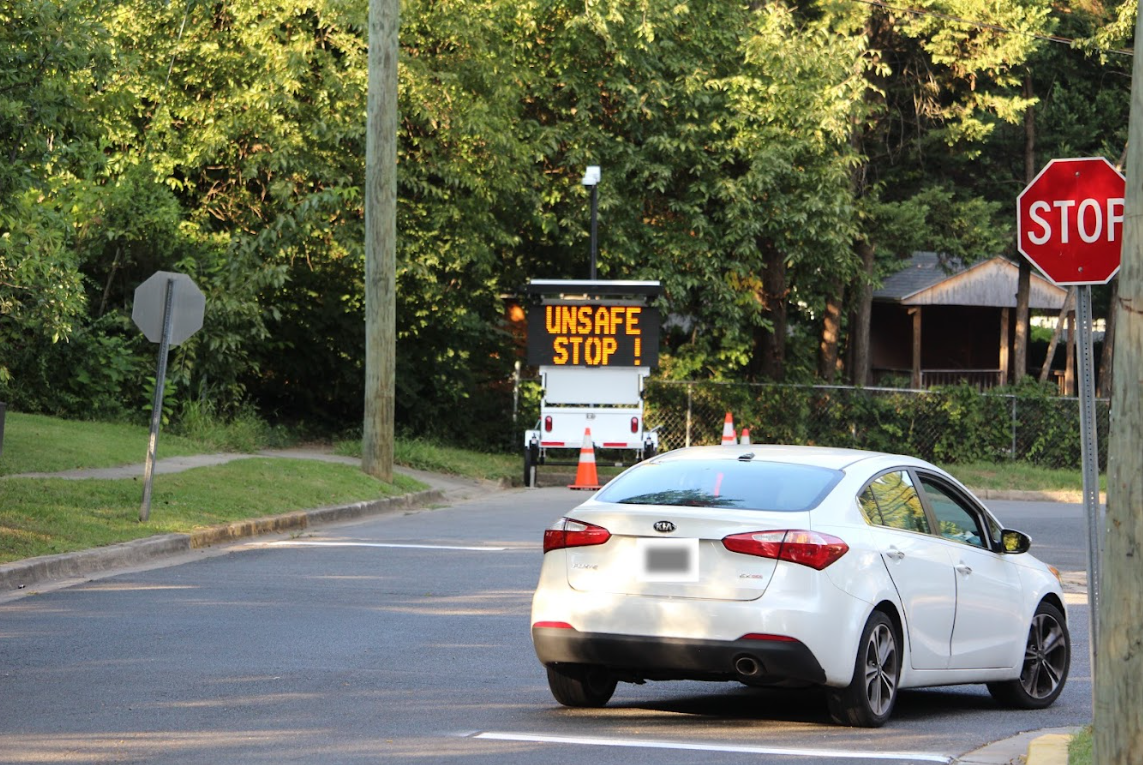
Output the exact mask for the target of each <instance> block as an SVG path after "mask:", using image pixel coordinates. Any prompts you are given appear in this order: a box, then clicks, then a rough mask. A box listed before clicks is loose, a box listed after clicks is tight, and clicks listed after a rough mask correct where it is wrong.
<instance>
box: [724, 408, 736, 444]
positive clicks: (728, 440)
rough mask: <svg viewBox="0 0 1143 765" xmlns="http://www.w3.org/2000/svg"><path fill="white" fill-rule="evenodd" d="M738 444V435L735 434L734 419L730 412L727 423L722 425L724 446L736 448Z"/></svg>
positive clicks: (727, 414) (727, 415)
mask: <svg viewBox="0 0 1143 765" xmlns="http://www.w3.org/2000/svg"><path fill="white" fill-rule="evenodd" d="M737 443H738V435H737V434H736V433H735V432H734V418H733V417H731V416H730V412H727V413H726V422H725V423H723V425H722V445H723V446H734V445H735V444H737Z"/></svg>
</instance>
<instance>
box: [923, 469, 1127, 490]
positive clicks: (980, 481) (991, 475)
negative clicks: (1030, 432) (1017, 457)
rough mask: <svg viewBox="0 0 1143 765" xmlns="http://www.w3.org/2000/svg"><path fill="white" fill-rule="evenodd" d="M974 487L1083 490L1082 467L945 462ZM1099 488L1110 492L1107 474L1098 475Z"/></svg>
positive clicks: (949, 470) (951, 471) (962, 481)
mask: <svg viewBox="0 0 1143 765" xmlns="http://www.w3.org/2000/svg"><path fill="white" fill-rule="evenodd" d="M941 467H943V468H944V469H945V470H947V471H948V472H949V473H951V474H952V475H953V476H955V477H956V478H957V480H959V481H960V482H961V483H963V484H964V485H965V486H968V487H969V488H972V489H1017V490H1023V491H1083V473H1082V472H1080V470H1078V469H1076V470H1056V469H1053V468H1045V467H1039V466H1037V465H1029V464H1027V463H1025V462H976V463H970V464H964V465H942V466H941ZM1099 485H1100V491H1107V475H1106V474H1103V475H1100V477H1099Z"/></svg>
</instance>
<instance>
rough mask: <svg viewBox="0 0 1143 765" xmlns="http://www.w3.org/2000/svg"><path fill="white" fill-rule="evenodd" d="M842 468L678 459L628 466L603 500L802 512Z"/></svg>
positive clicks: (824, 491) (825, 490) (839, 475)
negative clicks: (632, 467) (626, 470)
mask: <svg viewBox="0 0 1143 765" xmlns="http://www.w3.org/2000/svg"><path fill="white" fill-rule="evenodd" d="M842 475H843V474H842V472H841V471H839V470H831V469H829V468H823V467H817V466H815V465H789V464H784V463H780V462H752V461H743V460H675V461H668V462H658V463H648V464H646V465H642V466H640V467H638V468H636V469H634V470H629V471H628V472H626V473H624V474H623V475H621V476H619V477H618V478H616V479H615V480H613V481H611V482H610V483H609V484H607V486H605V487H604V489H603V491H601V492H600V493H599V495H598V496H597V497H596V499H598V500H599V501H600V502H614V503H617V504H624V505H685V506H687V507H724V508H732V509H736V510H777V511H780V512H799V511H803V510H809V509H811V508H813V507H816V506H817V505H818V503H819V502H821V501H822V499H824V498H825V496H826V494H828V493H829V492H830V490H831V489H832V488H833V487H834V486H835V485H836V484H837V482H838V481H840V480H841V478H842Z"/></svg>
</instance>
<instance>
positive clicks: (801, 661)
mask: <svg viewBox="0 0 1143 765" xmlns="http://www.w3.org/2000/svg"><path fill="white" fill-rule="evenodd" d="M532 644H533V645H534V646H535V648H536V656H537V658H539V660H540V662H541V663H542V664H544V665H553V664H593V665H598V666H604V667H607V668H609V669H611V670H612V671H613V672H614V673H615V674H616V675H618V676H620V677H621V678H623V679H634V680H644V679H645V680H740V681H742V682H746V683H757V684H767V683H776V682H782V681H791V680H792V681H796V682H804V683H812V684H815V685H821V684H824V683H825V679H826V676H825V670H824V669H822V666H821V664H819V663H818V660H817V658H815V657H814V655H813V653H812V652H811V651H810V649H809V648H807V647H806V645H805V644H804V643H801V642H799V641H796V640H753V639H751V640H741V639H740V640H697V639H689V638H661V637H644V636H640V635H616V634H609V633H600V632H579V631H578V630H574V629H560V628H553V627H533V628H532ZM744 658H745V659H752V660H753V661H754V663H755V664H756V666H757V671H756V672H751V673H744V672H742V671H741V668H742V667H744V666H745V667H749V666H750V664H749V662H742V661H741V660H742V659H744Z"/></svg>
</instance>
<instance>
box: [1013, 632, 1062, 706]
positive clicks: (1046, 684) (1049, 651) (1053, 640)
mask: <svg viewBox="0 0 1143 765" xmlns="http://www.w3.org/2000/svg"><path fill="white" fill-rule="evenodd" d="M1067 663H1068V645H1067V638H1066V637H1065V635H1064V630H1063V628H1062V627H1061V626H1060V623H1059V622H1058V621H1056V619H1055V618H1054V617H1053V616H1052V615H1051V614H1046V613H1040V614H1036V616H1035V617H1034V618H1033V619H1032V628H1031V629H1030V630H1028V645H1027V646H1026V647H1025V649H1024V670H1023V672H1021V673H1020V684H1021V685H1022V686H1024V690H1025V691H1026V692H1027V693H1028V695H1029V696H1031V697H1032V698H1035V699H1042V698H1046V697H1048V696H1050V695H1052V693H1053V692H1054V691H1055V690H1056V688H1057V687H1059V685H1060V683H1061V682H1063V678H1064V676H1065V673H1066V672H1067Z"/></svg>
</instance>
